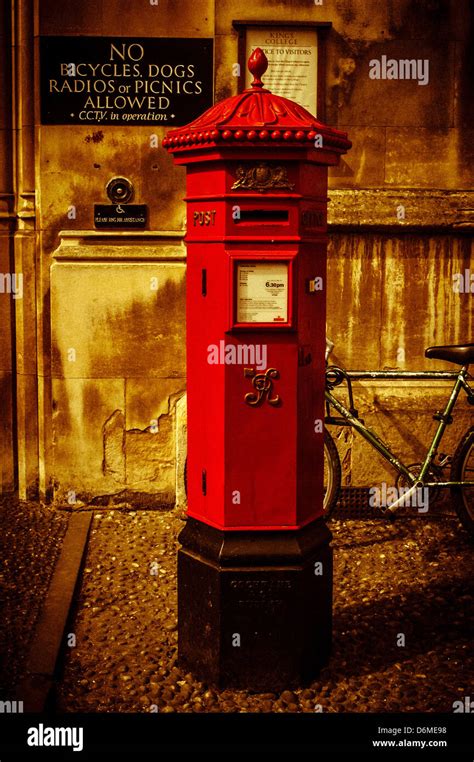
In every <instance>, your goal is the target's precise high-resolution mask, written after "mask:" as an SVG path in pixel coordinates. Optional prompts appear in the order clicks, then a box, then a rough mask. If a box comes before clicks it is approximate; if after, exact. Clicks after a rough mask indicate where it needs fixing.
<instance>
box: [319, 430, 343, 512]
mask: <svg viewBox="0 0 474 762" xmlns="http://www.w3.org/2000/svg"><path fill="white" fill-rule="evenodd" d="M341 474H342V471H341V459H340V458H339V453H338V451H337V447H336V445H335V444H334V440H333V438H332V436H331V435H330V433H329V431H328V430H327V429H326V428H325V429H324V482H325V484H324V487H325V490H326V491H325V493H324V498H323V511H324V517H325V518H327V519H328V518H330V516H331V514H332V513H333V512H334V508H335V507H336V503H337V499H338V497H339V490H340V488H341Z"/></svg>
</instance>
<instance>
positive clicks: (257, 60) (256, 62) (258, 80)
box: [247, 48, 268, 87]
mask: <svg viewBox="0 0 474 762" xmlns="http://www.w3.org/2000/svg"><path fill="white" fill-rule="evenodd" d="M247 65H248V67H249V71H250V73H251V74H253V82H252V87H263V82H262V75H263V74H265V72H266V70H267V69H268V58H267V57H266V55H265V53H264V52H263V50H262V49H261V48H255V50H254V51H253V53H252V55H251V56H250V58H249V60H248V64H247Z"/></svg>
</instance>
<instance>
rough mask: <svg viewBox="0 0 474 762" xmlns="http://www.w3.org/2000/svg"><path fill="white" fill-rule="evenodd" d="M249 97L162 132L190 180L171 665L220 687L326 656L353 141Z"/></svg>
mask: <svg viewBox="0 0 474 762" xmlns="http://www.w3.org/2000/svg"><path fill="white" fill-rule="evenodd" d="M249 68H250V70H251V72H252V74H253V75H254V81H253V83H252V86H251V87H250V88H249V89H248V90H245V91H244V92H243V93H241V94H240V95H237V96H235V97H232V98H228V99H227V100H225V101H223V102H221V103H218V104H217V105H215V106H214V107H212V108H211V109H209V110H208V111H206V112H205V113H204V114H203V115H202V116H201V117H199V118H198V119H196V120H195V121H194V122H192V123H190V124H188V125H187V126H185V127H182V128H180V129H176V130H173V131H172V132H170V133H168V135H167V136H166V138H165V139H164V141H163V145H164V146H165V147H166V148H167V149H168V151H169V152H170V153H172V154H173V157H174V161H175V163H177V164H182V165H185V166H186V167H187V190H186V192H187V195H186V203H187V235H186V243H187V394H188V465H187V481H188V500H189V510H188V520H187V524H186V527H185V528H184V530H183V531H182V533H181V535H180V541H181V545H182V547H181V549H180V551H179V556H178V599H179V604H178V630H179V641H178V646H179V660H180V663H181V664H182V665H183V666H184V667H186V668H188V669H191V670H192V671H194V672H195V673H196V674H197V675H199V676H200V677H202V678H203V679H207V680H210V681H212V682H216V683H218V684H219V685H221V686H225V685H232V686H235V687H239V686H241V687H246V688H250V689H254V690H276V689H279V688H283V687H288V686H292V685H293V686H294V685H297V684H299V683H301V682H304V681H306V680H308V679H310V678H311V677H313V676H314V675H315V674H316V673H317V671H318V669H319V668H320V667H321V666H322V665H323V664H324V663H325V662H326V661H327V659H328V655H329V650H330V643H331V612H332V555H331V548H330V539H331V535H330V532H329V530H328V528H327V527H326V524H325V522H324V520H323V518H322V501H323V425H322V422H323V418H324V381H325V372H324V371H325V360H324V355H325V322H326V249H327V239H326V216H327V168H328V166H330V165H334V164H336V163H337V162H338V157H339V154H341V153H344V152H345V151H346V150H347V149H348V148H349V147H350V145H351V144H350V142H349V141H348V140H347V136H346V135H345V134H344V133H342V132H339V131H337V130H334V129H332V128H330V127H328V126H325V125H323V124H322V123H320V122H318V121H317V119H316V118H315V117H313V116H312V115H311V114H310V113H309V112H308V111H306V110H305V109H304V108H302V107H301V106H299V105H298V104H296V103H294V102H292V101H290V100H287V99H285V98H281V97H279V96H277V95H275V94H272V93H271V92H269V91H268V90H266V89H265V88H264V87H263V84H262V81H261V76H262V74H263V73H264V72H265V70H266V68H267V60H266V57H265V55H264V53H263V52H262V51H261V50H260V49H257V50H256V51H255V52H254V53H253V54H252V56H251V58H250V60H249Z"/></svg>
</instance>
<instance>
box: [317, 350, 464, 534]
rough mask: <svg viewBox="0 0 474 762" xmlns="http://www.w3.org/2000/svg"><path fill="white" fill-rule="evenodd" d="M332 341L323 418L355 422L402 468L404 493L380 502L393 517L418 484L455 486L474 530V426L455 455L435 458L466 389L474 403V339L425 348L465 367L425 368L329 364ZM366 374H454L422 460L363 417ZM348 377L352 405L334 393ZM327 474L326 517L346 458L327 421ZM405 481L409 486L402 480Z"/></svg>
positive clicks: (459, 508)
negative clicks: (357, 388) (360, 395)
mask: <svg viewBox="0 0 474 762" xmlns="http://www.w3.org/2000/svg"><path fill="white" fill-rule="evenodd" d="M333 347H334V344H332V342H331V341H329V340H327V342H326V391H325V401H326V414H325V419H324V421H325V424H328V425H337V426H350V427H352V428H353V429H355V430H356V431H357V432H358V433H359V434H360V435H361V436H362V437H363V438H364V439H365V440H366V441H367V442H368V443H369V444H370V445H371V446H372V447H373V448H374V449H375V450H376V451H377V452H378V453H379V454H380V455H382V457H383V458H385V460H387V461H388V462H389V463H390V465H391V466H393V468H394V469H395V470H396V471H397V473H398V477H397V482H396V485H397V489H398V490H399V492H400V493H401V494H400V496H399V497H398V498H397V499H395V500H394V501H393V502H391V503H390V504H389V505H385V506H380V507H381V509H382V511H383V512H384V513H386V514H387V516H388V517H390V518H394V516H395V513H396V511H397V510H398V509H399V508H400V507H401V506H403V505H406V504H407V502H408V501H409V500H410V499H411V498H412V496H413V495H415V494H416V492H415V491H416V490H417V489H425V488H428V489H430V490H433V489H440V488H450V490H451V498H452V501H453V504H454V508H455V510H456V513H457V515H458V518H459V520H460V522H461V524H462V525H463V527H464V528H465V529H466V530H467V531H468V532H469V533H470V534H471V535H473V536H474V481H473V479H474V426H472V427H471V428H470V429H468V430H467V431H466V432H465V433H464V435H463V436H462V437H461V439H460V441H459V444H458V446H457V448H456V451H455V453H454V455H453V456H452V458H450V457H449V456H447V455H440V456H439V460H438V462H435V460H436V458H437V457H438V448H439V445H440V442H441V440H442V437H443V434H444V432H445V430H446V427H447V426H448V425H450V424H451V423H452V422H453V416H452V413H453V409H454V406H455V404H456V401H457V399H458V396H459V393H460V391H461V389H464V391H465V392H466V394H467V400H468V403H469V404H470V405H474V389H472V388H471V387H470V386H469V383H468V379H470V380H472V378H473V377H472V376H471V375H470V374H469V365H470V363H473V362H474V344H464V345H452V346H436V347H429V348H428V349H426V351H425V357H428V358H430V359H437V360H445V361H447V362H450V363H454V364H456V365H460V366H461V369H460V370H459V371H420V372H413V371H390V370H387V371H384V370H379V371H346V370H344V369H343V368H340V367H339V366H337V365H328V359H329V355H330V353H331V351H332V349H333ZM362 379H393V380H395V379H404V380H407V379H411V380H418V379H437V380H446V379H450V380H453V381H454V386H453V388H452V391H451V394H450V396H449V399H448V401H447V403H446V406H445V409H444V410H442V411H438V412H436V413H435V414H434V416H433V418H434V419H435V420H437V421H439V424H438V427H437V429H436V431H435V433H434V436H433V440H432V442H431V445H430V446H429V448H428V450H427V453H426V456H425V459H424V461H423V462H422V463H421V465H419V466H413V465H408V466H407V465H405V464H404V463H403V462H402V461H401V460H400V459H399V458H397V457H396V455H395V454H394V453H393V452H392V451H391V449H390V447H389V446H388V445H387V444H385V442H383V441H382V439H381V438H380V437H379V436H378V434H377V433H376V432H375V431H372V430H371V429H369V428H367V426H365V424H364V421H362V420H361V419H360V418H359V415H358V411H357V409H356V408H355V407H354V397H353V391H352V381H354V380H362ZM344 382H346V383H347V396H348V407H346V405H344V404H343V403H342V402H340V401H339V400H338V399H337V398H336V397H335V396H334V394H333V390H334V389H335V388H336V387H337V386H340V385H341V384H343V383H344ZM333 409H334V410H335V411H336V412H337V413H339V416H340V417H337V416H335V415H332V410H333ZM447 465H450V466H451V470H450V479H449V480H445V479H444V474H443V471H444V468H446V466H447ZM324 479H325V494H324V502H323V510H324V515H325V516H326V518H329V517H330V516H331V513H333V511H334V508H335V505H336V503H337V499H338V495H339V490H340V486H341V462H340V458H339V453H338V451H337V448H336V445H335V444H334V441H333V439H332V437H331V434H330V433H329V431H328V430H327V428H326V426H325V427H324ZM403 483H404V484H405V486H401V485H403ZM399 485H400V486H399Z"/></svg>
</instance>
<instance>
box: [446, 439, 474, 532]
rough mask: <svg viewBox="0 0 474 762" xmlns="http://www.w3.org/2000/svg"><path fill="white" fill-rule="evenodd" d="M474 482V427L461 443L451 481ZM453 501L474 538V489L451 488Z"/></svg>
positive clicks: (464, 524) (466, 528) (454, 457)
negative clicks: (467, 480) (465, 480)
mask: <svg viewBox="0 0 474 762" xmlns="http://www.w3.org/2000/svg"><path fill="white" fill-rule="evenodd" d="M464 479H469V480H470V481H473V480H474V426H472V427H471V428H470V429H468V430H467V431H466V432H465V433H464V435H463V437H462V438H461V441H460V442H459V444H458V446H457V448H456V452H455V453H454V455H453V460H452V464H451V481H453V482H459V481H463V480H464ZM451 499H452V501H453V505H454V509H455V511H456V513H457V515H458V518H459V521H460V522H461V524H462V525H463V527H464V529H465V530H466V531H467V532H469V534H470V535H471V536H472V537H474V487H451Z"/></svg>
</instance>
